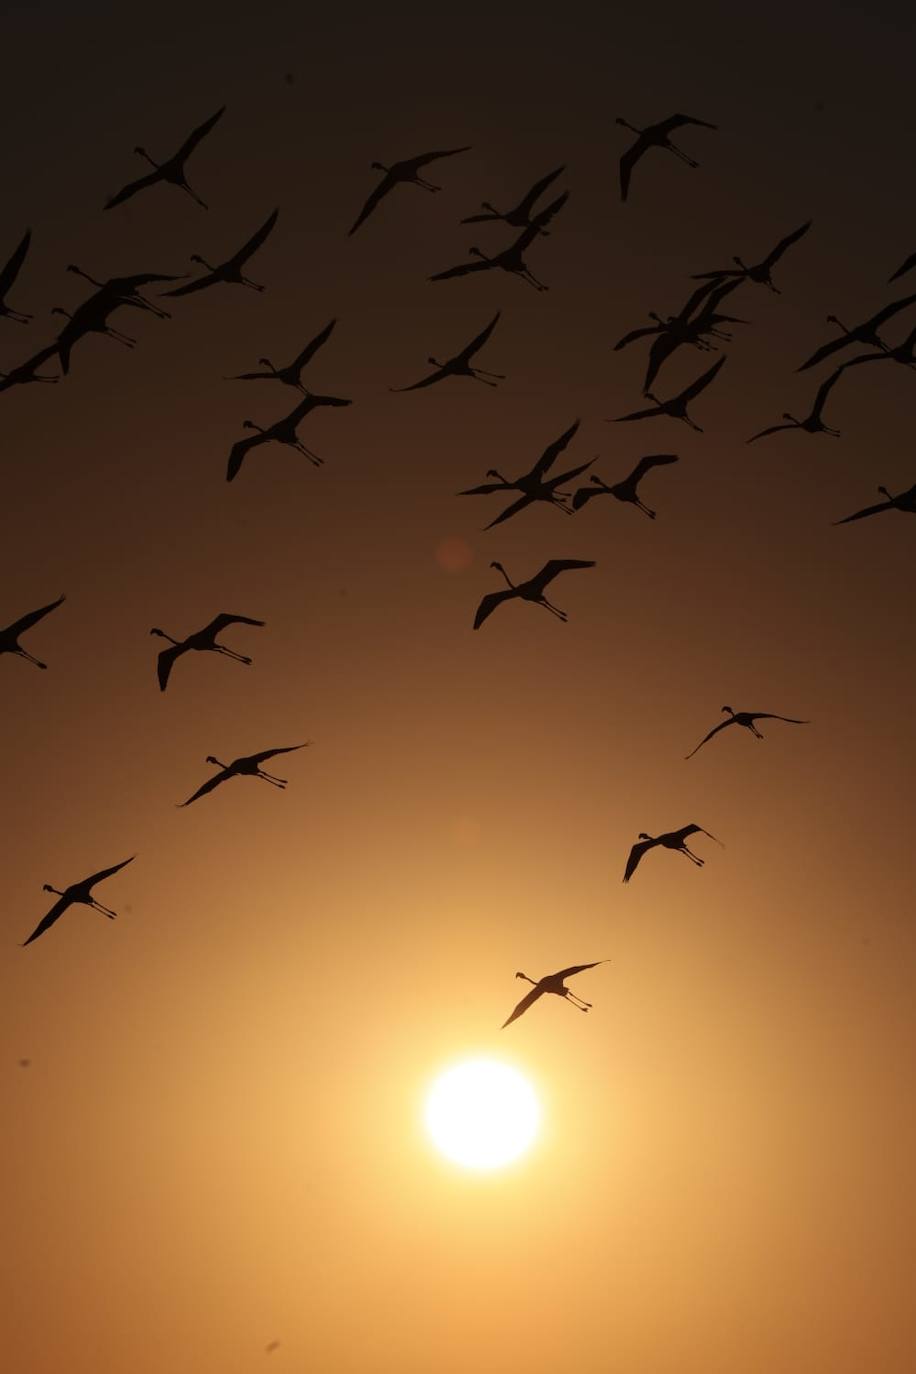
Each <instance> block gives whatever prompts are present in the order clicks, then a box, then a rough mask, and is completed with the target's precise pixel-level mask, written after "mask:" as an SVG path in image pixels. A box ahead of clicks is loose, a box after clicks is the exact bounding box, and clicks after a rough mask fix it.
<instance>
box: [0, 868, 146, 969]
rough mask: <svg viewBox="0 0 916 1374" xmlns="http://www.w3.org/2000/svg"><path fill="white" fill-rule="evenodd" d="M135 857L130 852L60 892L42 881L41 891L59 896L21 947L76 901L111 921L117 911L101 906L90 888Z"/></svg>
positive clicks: (44, 929)
mask: <svg viewBox="0 0 916 1374" xmlns="http://www.w3.org/2000/svg"><path fill="white" fill-rule="evenodd" d="M136 857H137V856H136V854H132V855H131V857H130V858H129V859H124V860H122V862H121V863H119V864H114V865H113V866H112V867H111V868H103V869H102V870H101V871H100V872H99V873H93V874H92V876H91V877H89V878H84V879H83V881H82V882H81V883H71V884H70V886H69V887H66V888H64V890H63V892H61V890H60V888H58V887H52V886H51V884H50V883H43V884H42V891H43V892H55V893H56V894H57V895H58V897H59V898H60V901H59V902H55V903H54V905H53V906H52V908H51V910H50V911H49V912H48V914H47V916H44V917H42V919H41V920H40V921H39V922H38V925H37V926H36V927H35V929H34V930H33V931H32V933H31V935H30V936H29V938H28V939H27V940H23V942H22V947H23V949H24V948H25V946H26V945H30V944H31V943H32V941H33V940H37V939H38V937H39V935H44V933H45V931H46V930H50V928H51V926H53V924H54V922H55V921H56V920H57V919H58V918H59V917H61V916H62V915H63V914H64V912H65V911H66V910H67V907H69V906H74V905H75V904H76V903H81V904H82V905H83V906H91V907H92V909H93V911H98V912H100V913H101V915H102V916H107V917H108V918H109V920H112V921H113V920H114V918H115V917H116V916H117V914H118V913H117V912H116V911H110V910H109V908H108V907H107V906H102V903H101V902H97V901H96V900H95V898H94V897H93V895H92V889H93V888H94V887H95V885H96V883H100V882H102V881H103V879H105V878H110V877H111V875H112V874H113V873H117V872H118V871H119V870H120V869H122V868H126V867H127V865H128V864H131V863H133V861H134V859H135V858H136Z"/></svg>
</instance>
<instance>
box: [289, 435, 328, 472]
mask: <svg viewBox="0 0 916 1374" xmlns="http://www.w3.org/2000/svg"><path fill="white" fill-rule="evenodd" d="M293 447H294V448H295V449H296V450H297V452H298V453H301V454H303V455H304V456H305V457H306V458H307V459H308V460H309V462H310V463H312V464H314V466H315V467H316V468H320V467H321V465H322V463H323V462H324V459H323V458H319V457H318V454H317V453H313V452H312V450H311V449H310V448H306V447H305V444H303V443H302V442H301V440H299V439H297V440H296V443H295V444H294V446H293Z"/></svg>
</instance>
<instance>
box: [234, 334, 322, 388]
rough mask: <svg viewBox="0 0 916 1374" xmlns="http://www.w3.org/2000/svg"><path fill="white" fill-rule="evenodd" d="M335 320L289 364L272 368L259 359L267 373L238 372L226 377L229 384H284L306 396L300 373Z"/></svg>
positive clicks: (268, 361)
mask: <svg viewBox="0 0 916 1374" xmlns="http://www.w3.org/2000/svg"><path fill="white" fill-rule="evenodd" d="M336 323H337V321H336V320H331V322H330V324H326V325H325V327H324V329H322V330H321V332H320V333H319V334H316V335H315V337H314V339H310V340H309V342H308V343H307V344H306V345H305V348H303V350H302V352H301V353H297V354H296V356H295V358H293V361H292V362H291V363H287V364H286V366H285V367H274V365H273V363H272V362H271V361H270V359H269V358H259V359H258V362H259V363H260V364H261V366H262V367H266V368H269V369H270V370H269V371H268V372H239V373H237V375H236V376H235V377H227V378H226V381H229V382H258V381H262V380H266V381H269V382H284V383H285V384H286V386H292V387H295V388H296V390H297V391H301V392H302V394H303V396H305V395H307V394H308V393H307V392H306V389H305V387H304V386H303V385H302V373H303V371H304V370H305V368H306V367H307V366H308V364H309V363H310V362H311V361H312V359H313V358H314V356H315V354H316V353H317V352H318V350H319V348H323V347H324V345H325V344H326V343H327V341H328V339H329V338H330V337H331V334H332V333H333V331H334V326H335V325H336Z"/></svg>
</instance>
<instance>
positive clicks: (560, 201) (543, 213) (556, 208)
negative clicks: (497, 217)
mask: <svg viewBox="0 0 916 1374" xmlns="http://www.w3.org/2000/svg"><path fill="white" fill-rule="evenodd" d="M568 200H569V192H568V191H564V192H563V194H562V195H561V196H557V198H556V200H552V201H551V202H550V204H549V205H545V206H544V209H543V210H539V211H538V213H537V214H536V215H535V216H534V218H533V219H532V221H531V223H530V224H529V225H528V228H527V229H526V230H525V231H524V233H523V234H522V238H521V239H520V240H519V244H520V246H521V247H523V248H527V247H528V244H529V243H533V242H534V240H535V239H536V238H537V236H538V234H539V233H540V232H541V230H542V229H543V228H544V225H545V224H549V223H550V221H551V220H552V219H553V217H554V215H558V214H559V213H560V211H561V210H562V209H563V206H564V205H565V204H566V202H567V201H568ZM525 235H528V237H527V238H526V237H525ZM522 240H524V242H522Z"/></svg>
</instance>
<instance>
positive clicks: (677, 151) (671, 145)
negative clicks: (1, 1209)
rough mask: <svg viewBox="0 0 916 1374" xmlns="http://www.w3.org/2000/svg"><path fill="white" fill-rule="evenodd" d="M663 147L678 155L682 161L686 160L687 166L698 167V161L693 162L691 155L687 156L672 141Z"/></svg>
mask: <svg viewBox="0 0 916 1374" xmlns="http://www.w3.org/2000/svg"><path fill="white" fill-rule="evenodd" d="M665 147H666V148H667V149H668V150H669V151H670V152H672V153H674V154H675V155H676V156H677V157H679V158H680V159H681V161H682V162H686V163H687V166H688V167H699V165H700V164H699V163H698V162H695V161H694V159H693V158H692V157H688V156H687V154H686V153H685V152H684V151H683V149H681V148H678V147H677V146H676V145H675V144H674V143H666V144H665Z"/></svg>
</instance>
